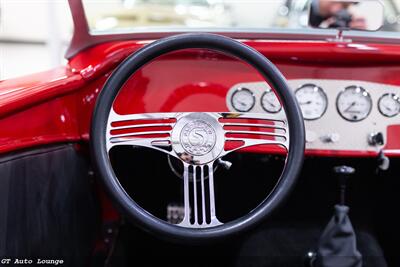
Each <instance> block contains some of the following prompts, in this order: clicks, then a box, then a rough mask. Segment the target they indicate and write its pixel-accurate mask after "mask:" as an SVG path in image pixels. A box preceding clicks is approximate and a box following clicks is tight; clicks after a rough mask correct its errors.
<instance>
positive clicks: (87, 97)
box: [0, 41, 400, 156]
mask: <svg viewBox="0 0 400 267" xmlns="http://www.w3.org/2000/svg"><path fill="white" fill-rule="evenodd" d="M145 43H147V42H135V41H121V42H113V43H106V44H101V45H98V46H96V47H93V48H90V49H87V50H86V51H83V52H81V53H80V54H78V55H77V56H76V57H75V58H73V59H72V60H71V61H70V62H69V64H68V66H67V67H65V68H59V69H56V70H53V71H49V72H46V73H41V74H36V75H32V76H28V77H24V78H21V79H14V80H9V81H3V82H0V127H1V129H6V130H2V131H1V133H0V152H9V151H13V150H15V149H21V148H27V147H30V146H34V145H43V144H47V143H54V142H67V141H71V140H72V141H79V140H85V141H86V140H88V138H89V134H88V133H89V128H90V118H91V114H92V112H93V107H94V104H95V101H96V98H97V95H98V93H99V92H100V90H101V89H102V86H103V84H104V82H105V81H106V79H107V77H108V76H109V75H110V73H111V71H112V70H113V68H114V67H115V66H117V64H118V63H120V62H121V61H122V60H123V59H124V58H125V57H126V56H127V55H129V54H130V53H132V52H134V51H135V50H137V49H138V48H140V47H141V46H142V45H143V44H145ZM246 44H248V45H251V46H252V47H254V48H256V49H257V50H259V51H260V52H262V53H263V54H264V55H265V56H267V57H268V58H270V59H271V60H272V61H273V62H274V63H275V64H276V65H277V66H278V68H279V69H280V70H281V71H282V73H283V74H284V75H285V77H286V78H287V79H346V80H362V81H370V82H376V83H384V84H391V85H400V76H399V75H398V73H400V65H398V62H400V48H398V46H395V45H367V44H354V43H349V44H348V43H345V44H341V43H329V42H293V41H291V42H289V41H288V42H285V41H282V42H276V41H246ZM260 80H262V79H261V77H260V75H258V74H257V73H256V72H255V71H254V70H253V69H252V68H251V67H249V66H248V65H246V64H244V63H242V62H239V61H238V60H236V59H233V58H230V57H227V56H224V55H220V54H217V53H214V52H210V51H203V50H185V51H181V52H176V53H172V54H169V55H165V56H163V57H161V58H159V59H157V60H156V61H154V62H152V63H150V64H148V65H146V66H145V67H144V68H143V69H142V70H141V71H139V72H137V73H135V74H134V75H133V76H132V78H131V79H130V80H129V81H128V82H127V83H126V84H125V86H124V88H123V89H122V91H121V93H120V95H119V97H118V99H117V101H116V103H115V105H114V108H115V109H116V110H117V111H118V112H120V113H129V112H131V113H143V112H172V111H219V112H221V111H228V109H227V107H226V103H225V102H226V101H225V100H226V94H227V91H228V90H229V88H230V87H232V86H233V85H234V84H237V83H242V82H249V81H250V82H252V81H260ZM396 136H400V128H399V127H398V126H393V127H390V129H389V130H388V141H387V146H386V147H387V151H388V153H389V154H390V155H392V156H400V144H399V141H398V138H397V137H396ZM253 151H254V152H265V150H259V149H258V150H257V149H256V150H253ZM307 154H309V155H316V156H375V155H376V153H371V152H365V151H330V150H322V151H318V150H312V151H311V150H310V151H307Z"/></svg>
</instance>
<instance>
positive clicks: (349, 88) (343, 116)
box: [336, 85, 373, 122]
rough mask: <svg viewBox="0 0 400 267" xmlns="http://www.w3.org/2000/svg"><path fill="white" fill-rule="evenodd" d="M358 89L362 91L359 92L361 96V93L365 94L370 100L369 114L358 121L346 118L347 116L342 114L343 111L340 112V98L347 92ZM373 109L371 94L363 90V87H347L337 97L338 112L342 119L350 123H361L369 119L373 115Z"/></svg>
mask: <svg viewBox="0 0 400 267" xmlns="http://www.w3.org/2000/svg"><path fill="white" fill-rule="evenodd" d="M357 88H358V89H360V92H358V93H359V94H360V93H361V94H363V95H364V96H365V97H366V98H367V99H368V102H369V110H368V113H367V114H366V115H365V116H364V117H362V118H358V119H349V118H346V116H345V115H344V114H343V113H342V111H341V110H340V108H339V100H340V98H341V97H342V95H343V94H344V93H345V92H346V91H348V90H353V89H357ZM372 108H373V101H372V97H371V95H370V93H369V92H368V91H367V90H366V89H365V88H363V87H362V86H358V85H351V86H347V87H346V88H344V89H343V90H342V91H341V92H340V93H339V94H338V96H337V97H336V110H337V112H338V113H339V115H340V117H342V118H343V119H344V120H346V121H349V122H360V121H363V120H365V119H366V118H368V116H369V115H370V114H371V111H372Z"/></svg>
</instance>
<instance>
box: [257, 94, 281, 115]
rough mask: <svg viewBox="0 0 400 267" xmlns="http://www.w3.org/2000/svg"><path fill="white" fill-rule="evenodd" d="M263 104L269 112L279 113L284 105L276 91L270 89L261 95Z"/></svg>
mask: <svg viewBox="0 0 400 267" xmlns="http://www.w3.org/2000/svg"><path fill="white" fill-rule="evenodd" d="M261 106H262V107H263V109H264V110H265V111H267V112H269V113H278V112H279V111H281V109H282V106H281V103H280V102H279V100H278V98H277V97H276V95H275V92H274V91H272V90H271V89H268V90H267V91H266V92H265V93H264V94H263V95H262V97H261Z"/></svg>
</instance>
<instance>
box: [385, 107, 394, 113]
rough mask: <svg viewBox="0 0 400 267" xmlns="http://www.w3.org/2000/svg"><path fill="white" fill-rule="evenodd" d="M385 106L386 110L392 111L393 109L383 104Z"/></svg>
mask: <svg viewBox="0 0 400 267" xmlns="http://www.w3.org/2000/svg"><path fill="white" fill-rule="evenodd" d="M384 107H385V108H386V110H387V111H390V112H392V111H393V109H391V108H390V107H388V106H384Z"/></svg>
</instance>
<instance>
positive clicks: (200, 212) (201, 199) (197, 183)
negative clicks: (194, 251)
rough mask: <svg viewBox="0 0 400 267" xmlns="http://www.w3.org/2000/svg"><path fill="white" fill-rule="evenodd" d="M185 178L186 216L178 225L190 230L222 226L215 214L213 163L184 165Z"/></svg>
mask: <svg viewBox="0 0 400 267" xmlns="http://www.w3.org/2000/svg"><path fill="white" fill-rule="evenodd" d="M198 172H200V175H198ZM198 176H200V177H198ZM207 176H208V179H206V177H207ZM183 178H184V182H183V183H184V185H183V186H184V211H185V215H184V218H183V220H182V222H181V223H179V224H178V225H179V226H182V227H188V228H208V227H213V226H217V225H221V224H222V223H221V222H220V221H219V220H218V219H217V217H216V213H215V196H214V170H213V162H211V163H208V164H206V165H200V166H199V165H197V166H196V165H190V164H187V163H184V174H183ZM199 191H200V192H199Z"/></svg>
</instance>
